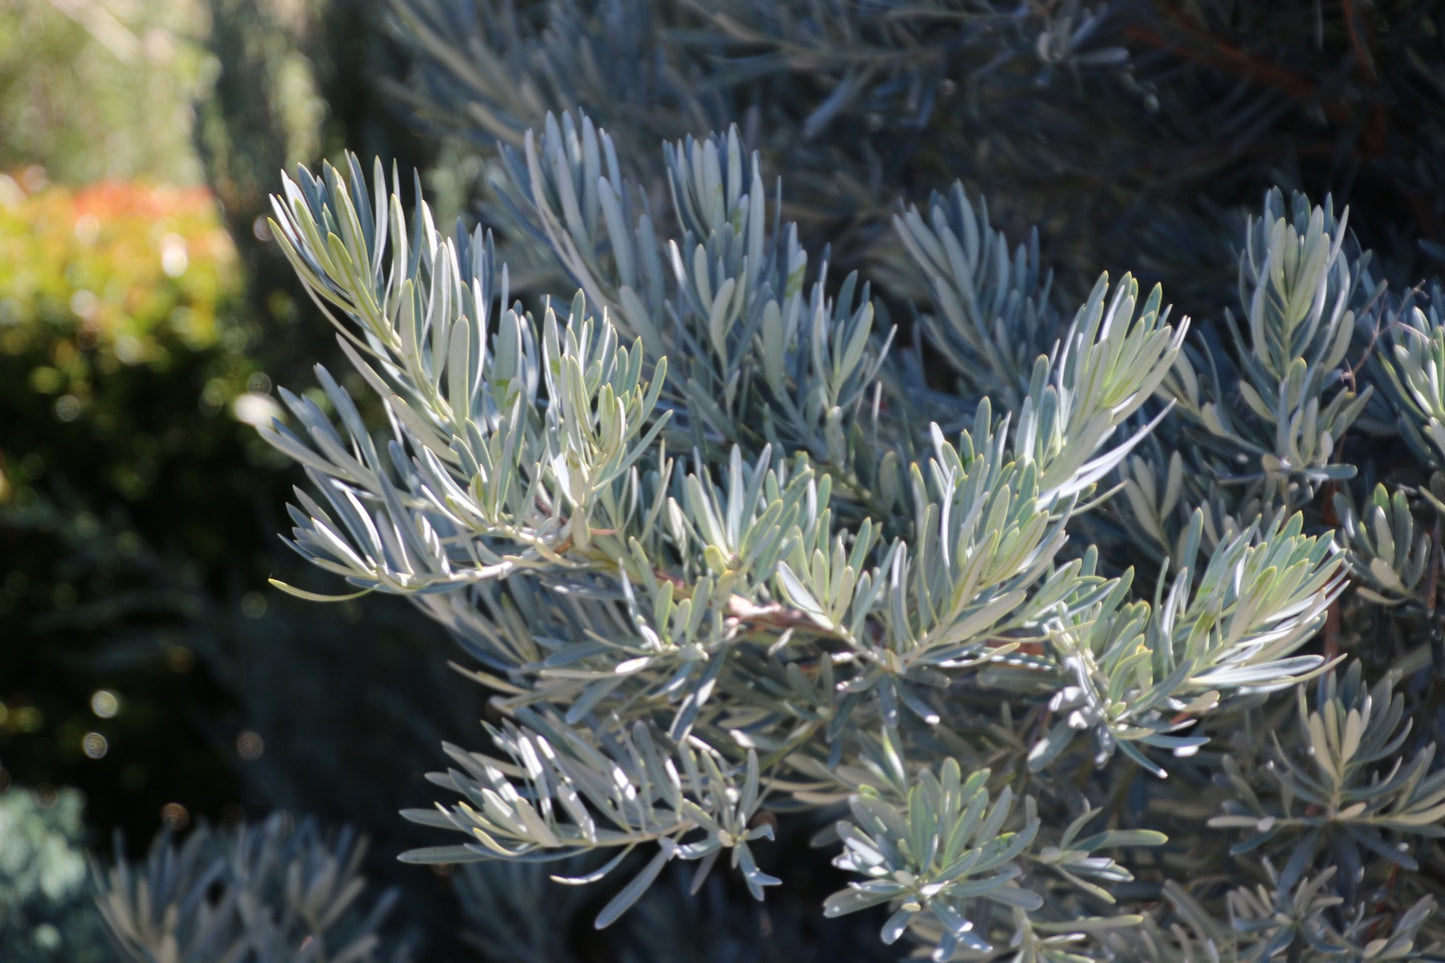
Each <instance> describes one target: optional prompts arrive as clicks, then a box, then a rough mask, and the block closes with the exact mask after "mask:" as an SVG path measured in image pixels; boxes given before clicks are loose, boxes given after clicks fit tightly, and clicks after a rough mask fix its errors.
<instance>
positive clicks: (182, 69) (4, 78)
mask: <svg viewBox="0 0 1445 963" xmlns="http://www.w3.org/2000/svg"><path fill="white" fill-rule="evenodd" d="M203 27H204V11H203V9H202V6H201V4H200V3H199V2H198V0H167V2H165V3H136V2H126V0H88V2H83V3H75V2H60V0H50V2H45V0H0V107H3V109H0V116H3V117H4V118H5V122H4V123H3V124H0V171H6V170H12V169H15V168H18V167H24V166H28V165H31V164H39V165H41V166H43V167H44V168H45V169H46V170H47V171H49V172H50V174H51V176H53V177H54V178H55V179H56V180H61V181H68V182H72V183H81V182H87V181H95V180H100V179H102V178H113V177H118V178H132V177H137V176H140V175H142V174H144V175H148V176H151V177H155V178H158V179H162V180H174V181H178V182H182V183H195V182H197V181H198V180H199V179H200V177H201V171H200V165H199V164H198V163H197V160H196V156H195V153H194V151H192V150H191V149H190V136H191V116H192V106H191V104H192V100H193V99H194V98H195V96H196V95H197V93H198V92H199V91H200V90H201V89H202V88H203V87H204V85H205V84H206V83H207V81H208V78H209V75H210V74H211V73H213V72H214V70H215V68H216V65H215V63H214V62H213V61H212V60H211V59H210V58H209V57H208V56H207V54H206V51H205V50H204V48H203V47H201V46H200V45H198V44H196V43H194V42H193V41H192V40H191V38H192V37H194V36H196V35H197V33H198V32H199V31H200V30H201V29H202V28H203Z"/></svg>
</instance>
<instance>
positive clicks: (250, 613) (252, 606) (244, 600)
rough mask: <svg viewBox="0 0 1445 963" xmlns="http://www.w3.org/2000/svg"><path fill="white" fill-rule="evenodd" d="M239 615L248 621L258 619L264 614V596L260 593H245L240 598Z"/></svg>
mask: <svg viewBox="0 0 1445 963" xmlns="http://www.w3.org/2000/svg"><path fill="white" fill-rule="evenodd" d="M241 614H242V615H244V616H245V617H246V618H248V619H259V618H260V617H261V616H263V615H265V614H266V596H264V595H262V594H261V593H260V592H247V593H246V594H245V595H243V596H241Z"/></svg>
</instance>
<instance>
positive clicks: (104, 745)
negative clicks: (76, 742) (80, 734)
mask: <svg viewBox="0 0 1445 963" xmlns="http://www.w3.org/2000/svg"><path fill="white" fill-rule="evenodd" d="M80 749H81V751H82V752H84V753H85V754H86V755H87V756H89V757H90V758H91V759H104V758H105V754H106V753H107V752H110V742H109V741H108V740H107V739H106V738H105V736H103V735H101V734H100V733H98V732H87V733H86V734H85V736H84V738H82V739H81V740H80Z"/></svg>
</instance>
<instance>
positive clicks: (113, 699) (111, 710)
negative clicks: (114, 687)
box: [90, 689, 120, 719]
mask: <svg viewBox="0 0 1445 963" xmlns="http://www.w3.org/2000/svg"><path fill="white" fill-rule="evenodd" d="M90 711H91V712H94V713H95V714H96V716H97V717H98V718H101V719H112V718H114V717H115V714H116V713H117V712H119V711H120V696H118V695H116V694H115V693H114V692H112V691H111V690H109V689H96V690H95V691H94V692H92V693H91V694H90Z"/></svg>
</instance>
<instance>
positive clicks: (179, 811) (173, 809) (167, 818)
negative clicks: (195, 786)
mask: <svg viewBox="0 0 1445 963" xmlns="http://www.w3.org/2000/svg"><path fill="white" fill-rule="evenodd" d="M161 822H163V823H165V824H166V825H167V826H169V827H170V828H171V829H185V828H186V827H187V826H188V825H190V822H191V811H190V810H189V809H187V808H186V807H185V806H182V805H181V804H180V803H178V802H168V803H166V804H165V805H164V806H162V807H161Z"/></svg>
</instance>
